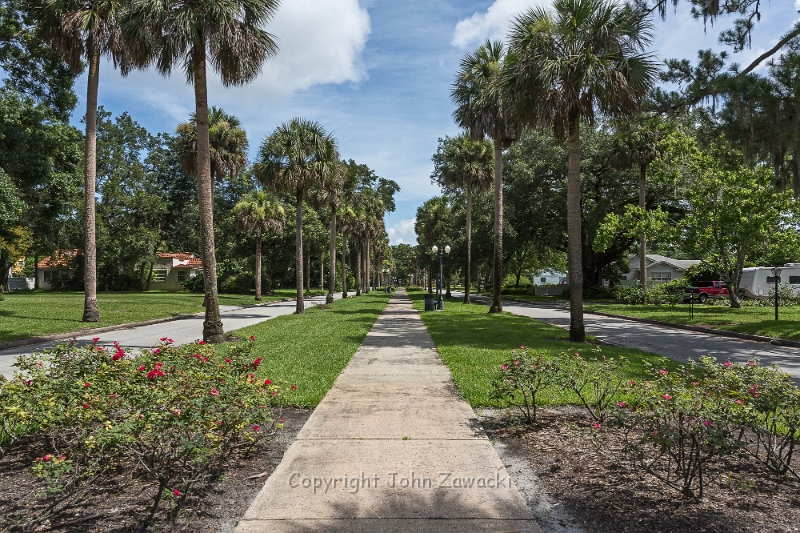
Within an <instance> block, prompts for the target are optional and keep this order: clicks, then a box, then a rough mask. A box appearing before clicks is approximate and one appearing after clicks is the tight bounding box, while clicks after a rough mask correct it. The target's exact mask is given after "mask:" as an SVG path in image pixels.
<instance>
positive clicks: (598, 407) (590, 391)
mask: <svg viewBox="0 0 800 533" xmlns="http://www.w3.org/2000/svg"><path fill="white" fill-rule="evenodd" d="M591 352H592V355H593V360H587V359H586V358H584V357H582V356H581V355H580V352H577V351H575V350H572V349H570V350H567V351H565V352H562V353H561V354H559V356H558V358H557V363H556V364H557V368H558V371H557V374H556V382H557V383H558V384H559V385H561V386H562V387H563V388H565V389H567V390H570V391H572V392H574V393H575V395H576V396H577V397H578V398H579V399H580V401H581V403H582V404H583V406H584V407H585V408H586V410H587V411H589V414H590V415H591V416H592V418H593V419H594V420H595V423H596V424H602V423H603V421H604V420H605V417H606V413H607V411H608V409H609V408H610V407H611V406H612V405H613V403H614V402H615V401H616V397H617V393H618V392H619V390H620V388H621V387H622V385H623V383H624V380H623V378H622V374H621V372H620V370H621V368H622V367H623V366H624V365H625V364H626V361H625V359H624V358H623V357H617V358H614V357H608V358H607V357H606V356H605V355H600V348H598V347H595V348H592V350H591Z"/></svg>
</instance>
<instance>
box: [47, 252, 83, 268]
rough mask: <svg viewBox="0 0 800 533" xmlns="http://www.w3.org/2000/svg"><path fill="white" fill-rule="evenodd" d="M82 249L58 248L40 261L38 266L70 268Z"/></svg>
mask: <svg viewBox="0 0 800 533" xmlns="http://www.w3.org/2000/svg"><path fill="white" fill-rule="evenodd" d="M80 253H81V251H80V250H79V249H77V248H75V249H73V250H56V251H55V253H54V254H53V255H48V256H47V257H45V258H44V259H42V260H41V261H39V262H38V263H36V267H37V268H69V267H70V266H71V265H72V260H73V259H75V257H77V256H78V255H79V254H80Z"/></svg>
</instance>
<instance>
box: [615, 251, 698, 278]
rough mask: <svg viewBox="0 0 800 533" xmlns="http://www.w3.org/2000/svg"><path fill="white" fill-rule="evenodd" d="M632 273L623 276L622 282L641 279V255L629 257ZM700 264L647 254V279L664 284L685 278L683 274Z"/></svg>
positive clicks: (688, 260)
mask: <svg viewBox="0 0 800 533" xmlns="http://www.w3.org/2000/svg"><path fill="white" fill-rule="evenodd" d="M628 261H629V262H630V271H629V272H628V273H627V274H625V275H624V276H622V281H623V282H625V281H628V282H635V281H637V280H638V279H639V255H638V254H637V255H630V256H628ZM697 264H700V261H699V260H696V259H673V258H671V257H666V256H663V255H658V254H647V278H648V279H649V280H650V281H655V282H657V283H664V282H667V281H672V280H673V279H680V278H682V277H683V272H684V271H685V270H686V269H687V268H689V267H690V266H693V265H697Z"/></svg>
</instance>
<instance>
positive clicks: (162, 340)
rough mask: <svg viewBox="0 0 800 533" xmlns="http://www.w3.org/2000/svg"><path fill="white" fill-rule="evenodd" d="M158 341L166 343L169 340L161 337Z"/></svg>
mask: <svg viewBox="0 0 800 533" xmlns="http://www.w3.org/2000/svg"><path fill="white" fill-rule="evenodd" d="M158 340H160V341H161V342H164V341H165V340H167V338H166V337H161V338H160V339H158Z"/></svg>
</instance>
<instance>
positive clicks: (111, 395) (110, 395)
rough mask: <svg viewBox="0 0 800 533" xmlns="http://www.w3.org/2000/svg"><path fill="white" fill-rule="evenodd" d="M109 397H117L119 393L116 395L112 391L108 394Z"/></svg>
mask: <svg viewBox="0 0 800 533" xmlns="http://www.w3.org/2000/svg"><path fill="white" fill-rule="evenodd" d="M108 397H109V398H116V397H117V395H116V394H115V393H113V392H112V393H111V394H109V395H108Z"/></svg>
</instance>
